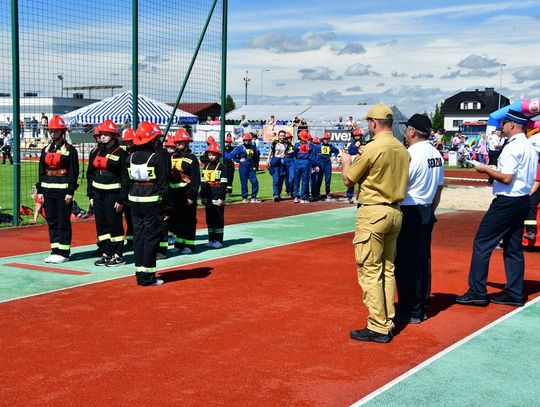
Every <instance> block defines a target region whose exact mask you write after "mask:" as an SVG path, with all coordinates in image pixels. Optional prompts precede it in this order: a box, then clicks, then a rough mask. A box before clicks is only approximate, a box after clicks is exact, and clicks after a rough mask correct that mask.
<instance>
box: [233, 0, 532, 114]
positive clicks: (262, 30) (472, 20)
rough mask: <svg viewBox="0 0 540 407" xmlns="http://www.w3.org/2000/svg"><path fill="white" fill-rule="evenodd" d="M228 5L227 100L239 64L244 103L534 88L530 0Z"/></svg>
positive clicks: (431, 103) (440, 96) (254, 1)
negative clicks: (487, 88) (245, 81)
mask: <svg viewBox="0 0 540 407" xmlns="http://www.w3.org/2000/svg"><path fill="white" fill-rule="evenodd" d="M229 7H230V8H229V34H228V35H229V38H228V42H229V51H228V75H227V77H228V78H227V80H228V84H227V86H228V90H229V93H230V94H231V95H232V96H233V98H234V99H235V101H236V102H237V105H242V104H244V89H245V88H244V82H243V78H244V77H246V71H248V74H247V76H248V77H249V79H250V82H249V85H248V104H259V103H261V102H262V103H265V104H290V103H298V104H357V103H368V104H372V103H376V102H384V103H387V104H393V105H396V106H397V107H398V108H399V109H400V110H401V111H402V112H403V113H405V114H406V115H410V114H412V113H414V112H423V111H428V112H431V111H433V110H434V107H435V105H436V104H437V103H440V102H441V101H442V100H444V99H445V98H447V97H449V96H451V95H453V94H454V93H456V92H459V91H461V90H474V89H484V88H485V87H495V89H496V90H499V89H501V93H502V94H503V95H504V96H507V97H509V98H510V99H511V100H512V101H514V100H516V99H520V98H538V97H540V62H539V61H540V41H539V38H538V35H537V33H538V27H540V1H538V0H523V1H479V2H471V1H470V0H467V1H463V0H454V1H441V0H431V1H429V2H428V1H395V0H387V1H385V2H382V3H379V2H375V1H350V0H348V1H345V0H334V1H328V0H325V1H321V0H309V1H306V0H296V1H294V2H292V1H290V0H289V1H287V0H266V1H260V0H249V1H248V0H230V1H229ZM501 64H504V66H503V67H502V88H500V82H501ZM264 69H269V71H262V70H264ZM261 72H262V73H261ZM261 77H262V78H263V80H262V82H261ZM261 84H262V93H263V95H262V99H261Z"/></svg>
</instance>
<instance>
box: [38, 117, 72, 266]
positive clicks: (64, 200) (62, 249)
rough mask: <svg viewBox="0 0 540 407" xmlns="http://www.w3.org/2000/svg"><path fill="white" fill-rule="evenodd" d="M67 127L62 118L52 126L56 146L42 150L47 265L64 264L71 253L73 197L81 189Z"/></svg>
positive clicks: (41, 196)
mask: <svg viewBox="0 0 540 407" xmlns="http://www.w3.org/2000/svg"><path fill="white" fill-rule="evenodd" d="M66 130H67V125H66V124H65V123H64V120H62V118H61V117H60V116H57V115H55V116H53V117H52V119H51V121H50V122H49V134H50V136H51V139H52V142H51V144H49V145H48V146H46V147H44V148H43V150H41V156H40V158H39V182H38V183H37V184H36V188H37V200H38V201H39V202H41V203H43V208H44V210H45V213H46V214H47V224H48V225H49V239H50V242H51V255H50V256H48V257H47V258H46V259H45V262H46V263H63V262H65V261H68V260H69V255H70V252H71V234H72V231H71V220H70V218H71V212H72V210H73V195H75V190H76V189H77V187H78V184H77V180H78V178H79V157H78V155H77V150H75V147H73V146H72V145H70V144H68V143H67V142H66Z"/></svg>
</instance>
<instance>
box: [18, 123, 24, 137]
mask: <svg viewBox="0 0 540 407" xmlns="http://www.w3.org/2000/svg"><path fill="white" fill-rule="evenodd" d="M19 126H20V127H21V137H20V139H21V140H22V139H23V138H24V121H22V120H19Z"/></svg>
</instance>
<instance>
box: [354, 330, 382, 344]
mask: <svg viewBox="0 0 540 407" xmlns="http://www.w3.org/2000/svg"><path fill="white" fill-rule="evenodd" d="M350 335H351V339H355V340H357V341H363V342H377V343H388V342H390V341H391V340H392V335H390V334H389V333H388V334H380V333H378V332H375V331H372V330H371V329H368V328H364V329H353V330H352V331H351V333H350Z"/></svg>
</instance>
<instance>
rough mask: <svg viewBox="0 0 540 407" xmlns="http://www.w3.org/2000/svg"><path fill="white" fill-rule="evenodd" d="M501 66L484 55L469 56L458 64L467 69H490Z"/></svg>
mask: <svg viewBox="0 0 540 407" xmlns="http://www.w3.org/2000/svg"><path fill="white" fill-rule="evenodd" d="M500 65H501V64H500V63H499V62H497V61H496V60H495V59H489V58H488V57H485V56H482V55H469V56H468V57H467V58H465V59H462V60H461V61H459V62H458V64H457V66H458V67H460V68H467V69H489V68H496V67H499V66H500Z"/></svg>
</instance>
